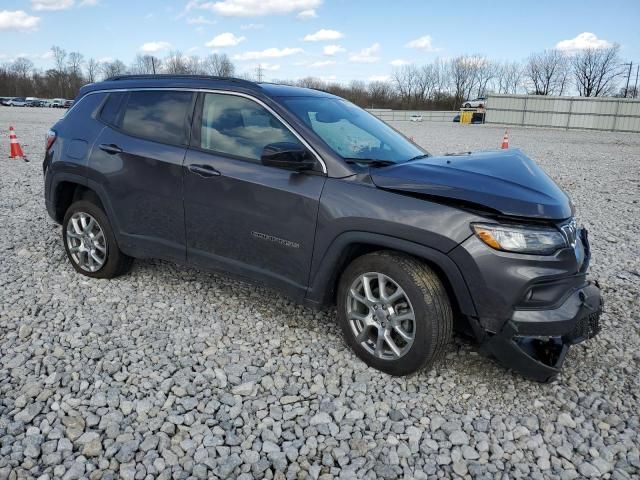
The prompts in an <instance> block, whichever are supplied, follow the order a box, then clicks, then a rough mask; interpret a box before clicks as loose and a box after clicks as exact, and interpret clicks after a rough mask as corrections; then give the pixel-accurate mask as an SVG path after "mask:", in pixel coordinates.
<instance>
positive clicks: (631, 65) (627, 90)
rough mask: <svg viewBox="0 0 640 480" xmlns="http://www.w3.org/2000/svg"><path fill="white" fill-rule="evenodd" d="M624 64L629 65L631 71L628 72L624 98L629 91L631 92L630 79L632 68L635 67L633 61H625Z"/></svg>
mask: <svg viewBox="0 0 640 480" xmlns="http://www.w3.org/2000/svg"><path fill="white" fill-rule="evenodd" d="M622 65H624V66H627V65H629V73H627V86H626V87H624V98H627V93H629V80H630V79H631V69H632V68H633V62H629V63H623V64H622Z"/></svg>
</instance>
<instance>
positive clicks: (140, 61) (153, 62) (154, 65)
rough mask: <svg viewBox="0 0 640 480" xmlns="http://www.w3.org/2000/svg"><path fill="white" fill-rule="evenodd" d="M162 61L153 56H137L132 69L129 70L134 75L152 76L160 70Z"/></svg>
mask: <svg viewBox="0 0 640 480" xmlns="http://www.w3.org/2000/svg"><path fill="white" fill-rule="evenodd" d="M160 67H161V62H160V59H158V58H156V57H154V56H153V55H140V54H138V55H136V58H135V60H134V61H133V64H132V65H131V68H130V69H129V70H130V71H131V73H133V74H140V75H144V74H152V73H156V72H158V71H159V70H160Z"/></svg>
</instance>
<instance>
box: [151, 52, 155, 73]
mask: <svg viewBox="0 0 640 480" xmlns="http://www.w3.org/2000/svg"><path fill="white" fill-rule="evenodd" d="M151 68H153V74H154V75H155V74H156V60H155V58H153V56H152V57H151Z"/></svg>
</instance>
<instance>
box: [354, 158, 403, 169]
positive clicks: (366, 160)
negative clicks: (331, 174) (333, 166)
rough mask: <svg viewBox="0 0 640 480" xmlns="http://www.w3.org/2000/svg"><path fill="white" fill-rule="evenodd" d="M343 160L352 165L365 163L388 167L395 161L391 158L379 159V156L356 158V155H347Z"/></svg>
mask: <svg viewBox="0 0 640 480" xmlns="http://www.w3.org/2000/svg"><path fill="white" fill-rule="evenodd" d="M344 161H345V162H347V163H349V164H351V165H353V164H354V163H363V164H365V165H371V166H372V167H388V166H389V165H395V164H396V162H393V161H391V160H380V159H379V158H357V157H347V158H345V159H344Z"/></svg>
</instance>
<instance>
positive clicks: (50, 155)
mask: <svg viewBox="0 0 640 480" xmlns="http://www.w3.org/2000/svg"><path fill="white" fill-rule="evenodd" d="M43 172H44V192H45V201H46V207H47V211H48V213H49V215H50V216H51V217H52V218H53V219H54V220H55V221H56V222H58V223H60V224H61V225H62V229H61V234H62V235H61V237H62V243H63V245H64V248H65V251H66V254H67V257H68V260H69V262H70V264H71V265H72V266H73V268H74V269H75V270H76V271H77V272H79V273H81V274H83V275H86V276H88V277H93V278H113V277H116V276H118V275H121V274H124V273H125V272H127V271H128V270H129V268H130V266H131V262H132V260H133V259H134V258H162V259H165V260H168V261H174V262H178V263H186V264H189V265H193V266H195V267H198V268H202V269H210V270H213V271H222V272H226V273H228V274H231V275H234V276H238V277H240V278H243V279H250V280H253V281H256V282H261V283H264V284H266V285H268V286H270V287H272V288H277V289H280V290H281V291H283V292H284V293H286V294H287V295H288V296H289V297H291V298H293V299H295V300H297V301H300V302H304V303H306V304H307V305H310V306H315V307H323V306H331V305H335V307H336V312H337V319H338V323H339V325H340V327H341V328H342V332H343V334H344V337H345V340H346V343H347V344H348V345H349V346H350V347H351V348H352V349H353V350H354V352H355V353H356V354H357V356H358V357H360V358H361V359H362V360H363V361H364V362H366V363H367V364H368V365H370V366H372V367H374V368H377V369H379V370H381V371H383V372H387V373H389V374H392V375H405V374H409V373H412V372H415V371H417V370H419V369H422V368H428V367H430V366H431V365H433V364H434V362H436V361H437V360H438V359H439V358H440V357H441V356H442V355H443V353H444V352H445V351H446V346H447V343H448V342H449V341H450V339H451V335H452V330H453V329H454V327H455V328H457V329H459V330H462V331H466V332H469V333H470V334H471V335H474V336H475V338H476V339H477V341H478V342H479V343H480V344H481V346H482V351H483V352H489V353H490V354H492V355H494V356H495V357H496V358H497V359H498V360H500V361H501V362H503V363H504V364H506V365H507V366H509V367H511V368H513V369H515V370H518V371H519V372H522V373H523V374H524V375H526V376H528V377H530V378H533V379H535V380H538V381H548V380H549V379H551V378H554V377H555V376H556V375H557V374H558V373H559V371H560V368H561V366H562V364H563V362H564V359H565V358H567V355H566V354H567V351H568V349H569V348H570V346H571V345H573V344H576V343H579V342H583V341H585V340H587V339H589V338H591V337H593V336H594V335H596V334H597V333H598V332H599V330H600V325H599V317H600V313H601V309H602V304H601V298H600V289H599V286H598V284H597V283H596V282H593V281H590V280H588V278H587V272H588V268H589V260H590V251H591V250H590V247H589V241H588V237H587V232H586V230H585V229H584V228H582V227H581V226H580V225H579V224H578V223H577V222H576V220H575V218H574V206H573V204H572V202H571V200H570V199H569V197H568V196H567V194H566V193H565V192H564V191H563V190H562V189H561V188H560V187H558V186H557V185H556V184H555V183H554V182H553V180H551V179H550V178H549V177H548V176H547V175H546V174H545V173H544V171H543V170H542V169H541V168H540V167H539V166H538V165H537V164H536V163H535V162H534V161H533V160H531V159H530V158H529V157H527V156H526V155H525V154H524V153H523V152H522V151H520V150H518V149H508V150H494V151H486V152H477V153H471V152H466V153H464V154H458V155H445V156H432V155H430V154H429V153H428V152H427V151H425V150H424V149H422V148H421V147H420V146H419V145H417V144H415V143H413V142H411V141H410V140H409V139H407V138H405V137H404V136H403V135H401V134H400V133H398V132H397V131H396V130H394V129H392V128H391V127H390V126H388V125H387V124H386V123H384V122H383V121H381V120H380V119H378V118H376V117H374V116H373V115H371V114H369V113H368V112H365V111H364V110H362V109H360V108H359V107H357V106H355V105H353V104H352V103H350V102H348V101H346V100H344V99H342V98H340V97H337V96H335V95H331V94H329V93H326V92H321V91H317V90H311V89H306V88H299V87H291V86H285V85H275V84H267V83H254V82H250V81H246V80H240V79H220V78H215V77H204V76H177V75H142V76H136V75H133V76H131V75H125V76H120V77H115V78H112V79H109V80H107V81H103V82H100V83H94V84H90V85H85V86H84V87H82V89H81V90H80V94H79V96H78V100H77V101H76V103H75V104H74V105H73V107H72V108H71V109H70V110H69V111H68V112H67V114H66V115H65V116H64V117H63V118H62V119H60V120H59V121H58V122H56V124H55V125H53V126H52V128H51V130H50V131H49V133H48V135H47V139H46V145H45V155H44V162H43ZM51 261H52V262H57V261H58V260H57V258H51ZM203 321H204V320H203Z"/></svg>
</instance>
